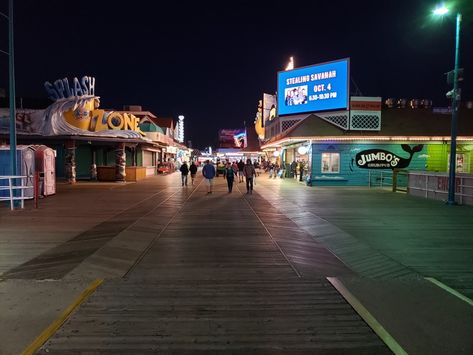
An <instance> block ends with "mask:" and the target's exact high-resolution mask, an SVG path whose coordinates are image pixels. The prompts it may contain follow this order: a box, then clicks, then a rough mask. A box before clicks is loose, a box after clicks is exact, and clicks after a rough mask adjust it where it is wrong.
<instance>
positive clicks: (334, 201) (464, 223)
mask: <svg viewBox="0 0 473 355" xmlns="http://www.w3.org/2000/svg"><path fill="white" fill-rule="evenodd" d="M258 189H259V191H261V195H262V196H263V197H264V198H265V199H266V200H268V201H269V202H270V203H271V204H272V205H273V206H274V207H276V208H277V209H279V210H282V211H285V212H286V214H287V215H288V217H290V218H291V220H293V221H294V222H295V223H296V224H297V225H298V226H299V227H300V228H301V229H303V230H305V231H306V232H308V233H310V234H311V235H312V236H313V237H314V238H315V239H316V240H318V241H320V242H321V243H322V244H323V245H325V246H327V247H328V248H330V249H331V250H332V251H334V253H335V254H337V256H339V257H340V258H341V259H342V260H343V261H344V262H345V263H346V264H347V265H349V267H350V268H351V269H352V270H354V271H356V272H357V273H358V274H360V275H362V276H367V277H378V278H387V279H389V278H398V277H416V276H415V274H417V275H422V276H427V277H434V278H436V279H438V280H440V281H442V282H443V283H445V284H447V285H448V286H450V287H452V288H454V289H456V290H457V291H459V292H461V293H463V294H464V295H466V296H468V297H469V298H471V299H473V257H472V255H473V238H472V237H473V207H471V206H447V205H445V204H444V203H442V202H440V201H433V200H426V199H423V198H418V197H412V196H408V195H405V194H399V193H392V192H390V191H386V190H380V189H371V190H370V189H367V188H342V189H340V188H336V187H320V186H315V187H306V186H304V185H301V184H298V183H296V182H294V181H292V180H290V179H289V180H284V181H281V180H269V179H267V177H266V176H262V177H261V178H260V179H259V183H258ZM291 211H292V212H293V213H291Z"/></svg>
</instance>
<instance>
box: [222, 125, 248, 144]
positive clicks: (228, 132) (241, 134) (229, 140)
mask: <svg viewBox="0 0 473 355" xmlns="http://www.w3.org/2000/svg"><path fill="white" fill-rule="evenodd" d="M218 143H219V147H220V148H245V147H246V130H245V129H244V128H243V129H221V130H220V131H219V132H218Z"/></svg>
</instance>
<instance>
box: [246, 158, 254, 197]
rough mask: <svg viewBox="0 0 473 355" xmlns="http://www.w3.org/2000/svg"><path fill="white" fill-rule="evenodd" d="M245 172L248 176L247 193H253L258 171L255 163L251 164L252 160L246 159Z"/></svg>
mask: <svg viewBox="0 0 473 355" xmlns="http://www.w3.org/2000/svg"><path fill="white" fill-rule="evenodd" d="M243 174H244V175H245V178H246V193H247V194H252V193H253V179H254V178H255V175H256V171H255V167H254V166H253V164H251V160H250V159H248V160H247V161H246V165H245V166H244V168H243Z"/></svg>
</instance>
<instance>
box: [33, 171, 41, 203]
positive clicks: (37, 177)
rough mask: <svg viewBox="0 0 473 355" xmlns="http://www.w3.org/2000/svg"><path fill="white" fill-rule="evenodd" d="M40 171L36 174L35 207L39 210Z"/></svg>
mask: <svg viewBox="0 0 473 355" xmlns="http://www.w3.org/2000/svg"><path fill="white" fill-rule="evenodd" d="M39 190H40V189H39V171H36V172H35V173H34V207H35V208H38V200H39Z"/></svg>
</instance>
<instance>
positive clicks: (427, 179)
mask: <svg viewBox="0 0 473 355" xmlns="http://www.w3.org/2000/svg"><path fill="white" fill-rule="evenodd" d="M428 188H429V175H425V198H428V197H429V190H428Z"/></svg>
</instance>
